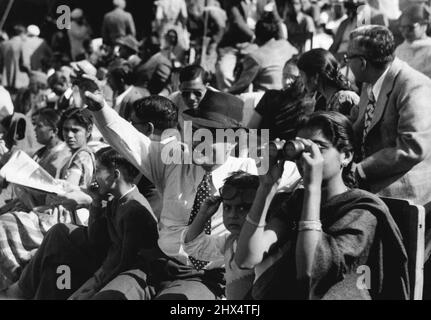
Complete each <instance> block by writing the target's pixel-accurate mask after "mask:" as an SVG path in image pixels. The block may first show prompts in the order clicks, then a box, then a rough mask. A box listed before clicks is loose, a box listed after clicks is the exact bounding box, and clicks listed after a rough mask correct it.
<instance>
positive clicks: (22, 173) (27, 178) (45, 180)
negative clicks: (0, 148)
mask: <svg viewBox="0 0 431 320" xmlns="http://www.w3.org/2000/svg"><path fill="white" fill-rule="evenodd" d="M0 176H1V177H2V178H3V179H6V181H8V182H10V183H15V184H18V185H21V186H24V187H28V188H33V189H36V190H40V191H44V192H47V193H55V194H58V195H63V194H65V193H66V192H65V190H64V188H63V185H62V184H61V183H60V182H59V181H58V180H56V179H55V178H54V177H52V176H51V175H50V174H49V173H48V172H46V170H45V169H43V168H42V167H41V166H40V165H39V164H38V163H37V162H36V161H34V160H33V159H32V158H30V157H29V156H28V155H27V154H26V153H25V152H23V151H21V150H18V151H16V152H14V153H13V155H12V156H11V158H10V159H9V161H8V162H7V163H6V164H5V165H4V166H3V167H2V168H1V170H0Z"/></svg>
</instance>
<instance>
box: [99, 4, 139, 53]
mask: <svg viewBox="0 0 431 320" xmlns="http://www.w3.org/2000/svg"><path fill="white" fill-rule="evenodd" d="M127 35H132V36H135V35H136V29H135V22H134V21H133V17H132V15H131V14H130V13H129V12H126V11H124V10H121V9H118V8H117V9H114V10H112V11H111V12H108V13H107V14H106V15H105V17H104V18H103V25H102V37H103V42H104V43H106V44H109V45H114V44H115V41H116V40H117V39H119V38H121V37H124V36H127Z"/></svg>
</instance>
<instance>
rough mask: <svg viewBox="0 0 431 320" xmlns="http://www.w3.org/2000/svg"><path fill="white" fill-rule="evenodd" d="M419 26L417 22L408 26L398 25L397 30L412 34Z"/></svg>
mask: <svg viewBox="0 0 431 320" xmlns="http://www.w3.org/2000/svg"><path fill="white" fill-rule="evenodd" d="M419 25H420V23H419V22H416V23H413V24H408V25H404V26H403V25H400V26H399V27H398V28H399V29H400V31H407V32H412V31H415V29H416V28H417V27H418V26H419Z"/></svg>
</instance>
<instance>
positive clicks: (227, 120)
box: [183, 90, 244, 129]
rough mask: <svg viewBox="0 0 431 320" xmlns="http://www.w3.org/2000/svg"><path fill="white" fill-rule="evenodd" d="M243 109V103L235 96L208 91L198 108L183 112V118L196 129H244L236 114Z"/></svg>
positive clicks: (239, 116)
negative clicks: (190, 122)
mask: <svg viewBox="0 0 431 320" xmlns="http://www.w3.org/2000/svg"><path fill="white" fill-rule="evenodd" d="M243 107H244V103H243V101H242V100H241V99H239V98H237V97H235V96H232V95H230V94H227V93H223V92H216V91H211V90H208V91H207V94H206V95H205V97H204V98H203V99H202V101H201V102H200V104H199V107H198V108H196V109H189V110H186V111H184V112H183V118H184V120H186V121H192V122H193V127H194V128H196V129H199V128H208V129H238V128H243V127H244V126H243V125H242V123H241V119H240V118H241V115H239V114H238V110H242V109H243ZM234 110H236V114H235V113H234Z"/></svg>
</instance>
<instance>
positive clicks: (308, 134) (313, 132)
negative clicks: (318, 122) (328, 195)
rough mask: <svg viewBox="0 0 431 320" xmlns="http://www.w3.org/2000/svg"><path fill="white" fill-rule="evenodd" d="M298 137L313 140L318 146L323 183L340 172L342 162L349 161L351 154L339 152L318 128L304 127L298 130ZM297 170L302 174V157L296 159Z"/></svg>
mask: <svg viewBox="0 0 431 320" xmlns="http://www.w3.org/2000/svg"><path fill="white" fill-rule="evenodd" d="M297 136H298V138H303V139H307V140H311V141H313V142H314V143H315V144H316V145H317V146H318V147H319V150H320V152H321V154H322V156H323V159H324V164H323V176H322V180H323V183H325V182H326V181H329V180H331V179H332V178H334V177H336V176H338V175H341V174H342V167H343V163H346V162H348V163H350V162H351V161H352V155H351V154H346V153H344V152H339V151H338V150H337V149H336V148H335V147H334V146H333V145H332V143H331V142H330V141H329V140H328V139H327V138H326V137H325V136H324V134H323V132H322V130H321V129H320V128H304V129H301V130H300V131H299V132H298V135H297ZM296 165H297V166H298V170H299V172H300V174H301V176H303V174H304V163H303V160H302V157H301V158H300V159H299V160H297V161H296Z"/></svg>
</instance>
